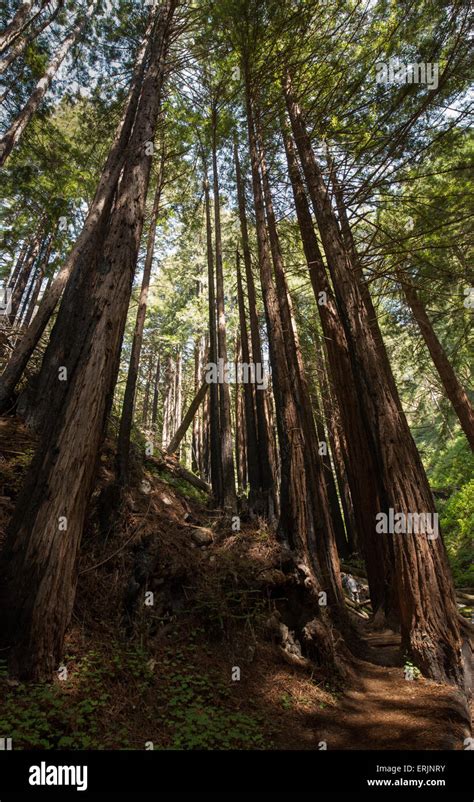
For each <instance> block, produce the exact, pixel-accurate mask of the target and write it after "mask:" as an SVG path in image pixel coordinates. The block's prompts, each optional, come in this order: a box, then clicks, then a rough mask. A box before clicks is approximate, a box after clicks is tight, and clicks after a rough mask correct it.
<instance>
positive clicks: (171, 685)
mask: <svg viewBox="0 0 474 802" xmlns="http://www.w3.org/2000/svg"><path fill="white" fill-rule="evenodd" d="M183 657H184V655H183V654H182V653H181V654H180V653H178V654H177V655H175V660H173V661H169V663H168V668H167V679H166V712H165V713H163V714H162V715H163V718H164V719H165V722H166V726H167V728H168V729H169V730H170V733H171V742H170V744H169V748H171V749H262V748H268V747H269V746H270V744H269V743H268V742H266V741H265V738H264V736H263V734H262V732H261V727H262V722H261V721H260V719H259V718H258V716H253V715H248V714H246V713H243V712H240V711H234V710H232V709H229V703H230V701H231V697H232V691H231V688H230V687H229V685H228V684H226V683H224V682H223V681H222V679H220V678H219V677H218V676H217V675H216V674H206V673H203V672H202V670H199V668H197V669H196V670H194V671H193V670H191V669H190V668H189V667H188V665H187V664H186V663H185V662H184V660H183Z"/></svg>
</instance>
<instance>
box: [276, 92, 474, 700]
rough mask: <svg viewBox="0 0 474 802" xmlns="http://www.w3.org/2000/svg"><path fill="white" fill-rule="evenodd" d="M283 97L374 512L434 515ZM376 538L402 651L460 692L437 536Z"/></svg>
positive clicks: (302, 130) (455, 619) (461, 670)
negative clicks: (365, 448) (323, 262)
mask: <svg viewBox="0 0 474 802" xmlns="http://www.w3.org/2000/svg"><path fill="white" fill-rule="evenodd" d="M285 95H286V99H287V108H288V113H289V116H290V120H291V123H292V127H293V132H294V136H295V141H296V142H297V145H298V150H299V153H300V157H301V162H302V165H303V169H304V172H305V176H306V180H307V183H308V189H309V191H310V195H311V199H312V202H313V207H314V212H315V215H316V220H317V223H318V228H319V231H320V234H321V238H322V242H323V247H324V249H325V252H326V256H327V259H328V263H329V264H330V266H331V269H332V271H333V276H334V285H335V288H336V289H337V291H338V293H339V302H340V305H341V308H343V310H344V315H345V326H346V336H347V337H348V340H349V342H350V347H351V349H352V354H353V366H354V370H353V372H354V375H355V378H356V381H357V389H358V392H359V393H360V395H361V399H362V401H363V407H364V410H365V414H366V417H367V422H368V427H369V428H370V430H371V433H372V436H373V438H374V441H375V448H376V451H377V456H378V468H379V471H380V475H381V477H382V481H383V483H384V485H385V504H384V506H383V507H382V508H381V510H380V513H381V514H385V515H387V514H388V513H389V511H390V510H393V511H394V513H393V514H396V513H398V514H400V513H401V514H402V515H404V516H405V520H407V519H406V516H407V515H409V514H411V515H413V514H418V515H419V514H421V513H423V514H424V515H425V516H426V515H430V516H433V515H434V514H435V507H434V503H433V498H432V495H431V492H430V488H429V485H428V481H427V479H426V475H425V472H424V468H423V465H422V463H421V460H420V457H419V454H418V451H417V449H416V446H415V444H414V441H413V438H412V436H411V433H410V429H409V427H408V424H407V421H406V418H405V416H404V414H403V412H402V411H401V410H400V408H399V406H398V403H397V400H396V399H395V398H394V397H393V393H392V387H391V384H390V382H389V381H387V378H386V372H385V366H384V365H383V363H382V360H381V358H380V353H379V350H378V347H377V343H376V342H375V340H374V338H373V336H372V334H371V329H370V323H369V320H368V314H367V308H366V306H365V304H364V301H363V298H362V294H361V291H360V287H359V283H358V276H357V270H356V267H355V266H354V265H353V264H351V260H350V255H349V254H348V253H347V251H346V250H345V248H344V244H343V242H342V240H341V236H340V232H339V229H338V225H337V221H336V220H335V217H334V213H333V211H332V209H331V206H330V202H329V197H328V192H327V187H326V186H325V184H324V181H323V178H322V174H321V170H320V167H319V165H318V163H317V161H316V158H315V156H314V153H313V150H312V147H311V142H310V139H309V136H308V134H307V131H306V127H305V124H304V120H303V116H302V113H301V110H300V108H299V106H298V104H297V102H296V100H295V98H294V96H293V93H292V89H291V84H290V81H289V80H287V82H286V84H285ZM387 518H388V515H387ZM387 518H386V519H385V520H386V521H387ZM382 520H383V519H382ZM432 520H433V519H432ZM377 523H380V521H379V522H376V521H374V524H373V528H372V531H371V533H370V535H371V536H372V542H375V541H376V539H377V538H380V532H378V531H377V528H376V526H377ZM428 534H429V533H428ZM383 539H384V540H386V541H388V543H389V545H390V550H391V552H392V554H393V565H394V580H395V581H394V588H395V591H396V594H397V599H396V607H397V608H398V609H397V612H398V614H399V616H400V622H401V630H402V648H404V649H406V650H407V651H408V652H409V654H410V655H411V656H412V658H413V659H414V661H415V663H416V664H417V665H418V666H419V667H420V669H421V670H422V671H423V673H424V674H426V676H428V677H431V678H432V679H435V680H437V681H449V682H455V683H457V684H459V685H464V683H465V680H466V676H467V673H468V671H467V667H466V666H465V665H464V663H463V654H462V645H463V643H462V638H461V632H460V626H459V616H458V612H457V606H456V601H455V598H454V590H453V584H452V578H451V574H450V570H449V566H448V561H447V557H446V551H445V548H444V544H443V541H442V538H441V536H440V535H439V534H438V536H436V537H430V538H429V537H428V536H427V533H419V534H401V533H398V532H396V533H393V534H392V533H390V532H386V533H383ZM465 672H466V673H465Z"/></svg>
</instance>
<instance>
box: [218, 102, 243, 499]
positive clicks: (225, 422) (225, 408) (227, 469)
mask: <svg viewBox="0 0 474 802" xmlns="http://www.w3.org/2000/svg"><path fill="white" fill-rule="evenodd" d="M212 174H213V193H214V238H215V244H216V303H217V350H218V356H219V359H221V360H222V362H223V364H224V367H225V366H227V364H228V360H227V342H226V323H225V307H224V273H223V267H222V234H221V209H220V195H219V174H218V170H217V106H216V102H214V103H213V106H212ZM219 416H220V417H219V424H220V428H219V436H220V444H221V464H222V498H221V504H222V506H223V507H224V508H225V509H228V510H230V511H231V512H234V511H235V510H236V508H237V497H236V493H235V471H234V456H233V450H232V422H231V405H230V388H229V385H228V383H227V382H226V381H225V380H224V381H223V382H220V383H219Z"/></svg>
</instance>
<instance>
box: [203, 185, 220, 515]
mask: <svg viewBox="0 0 474 802" xmlns="http://www.w3.org/2000/svg"><path fill="white" fill-rule="evenodd" d="M204 195H205V206H206V242H207V274H208V295H209V362H210V364H212V365H217V359H218V351H217V327H216V295H215V283H214V255H213V250H212V230H211V210H210V203H209V182H208V180H207V178H206V180H205V182H204ZM219 417H220V416H219V392H218V387H217V384H216V383H215V382H211V387H210V393H209V429H210V436H209V450H210V467H211V485H212V493H213V496H214V501H215V502H216V504H220V503H221V500H222V493H223V491H222V458H221V449H220V441H219V437H220V435H219V432H220V425H219Z"/></svg>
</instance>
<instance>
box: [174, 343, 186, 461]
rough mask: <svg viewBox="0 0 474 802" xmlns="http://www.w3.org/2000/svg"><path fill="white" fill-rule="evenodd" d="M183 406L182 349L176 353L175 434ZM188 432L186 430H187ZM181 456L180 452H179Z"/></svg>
mask: <svg viewBox="0 0 474 802" xmlns="http://www.w3.org/2000/svg"><path fill="white" fill-rule="evenodd" d="M182 407H183V354H182V352H181V349H180V350H179V351H178V353H177V355H176V372H175V390H174V404H173V436H174V435H175V434H176V432H177V430H178V429H179V426H180V424H181V415H182V411H183V410H182ZM185 434H186V432H185ZM176 451H178V449H176ZM178 457H179V452H178Z"/></svg>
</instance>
